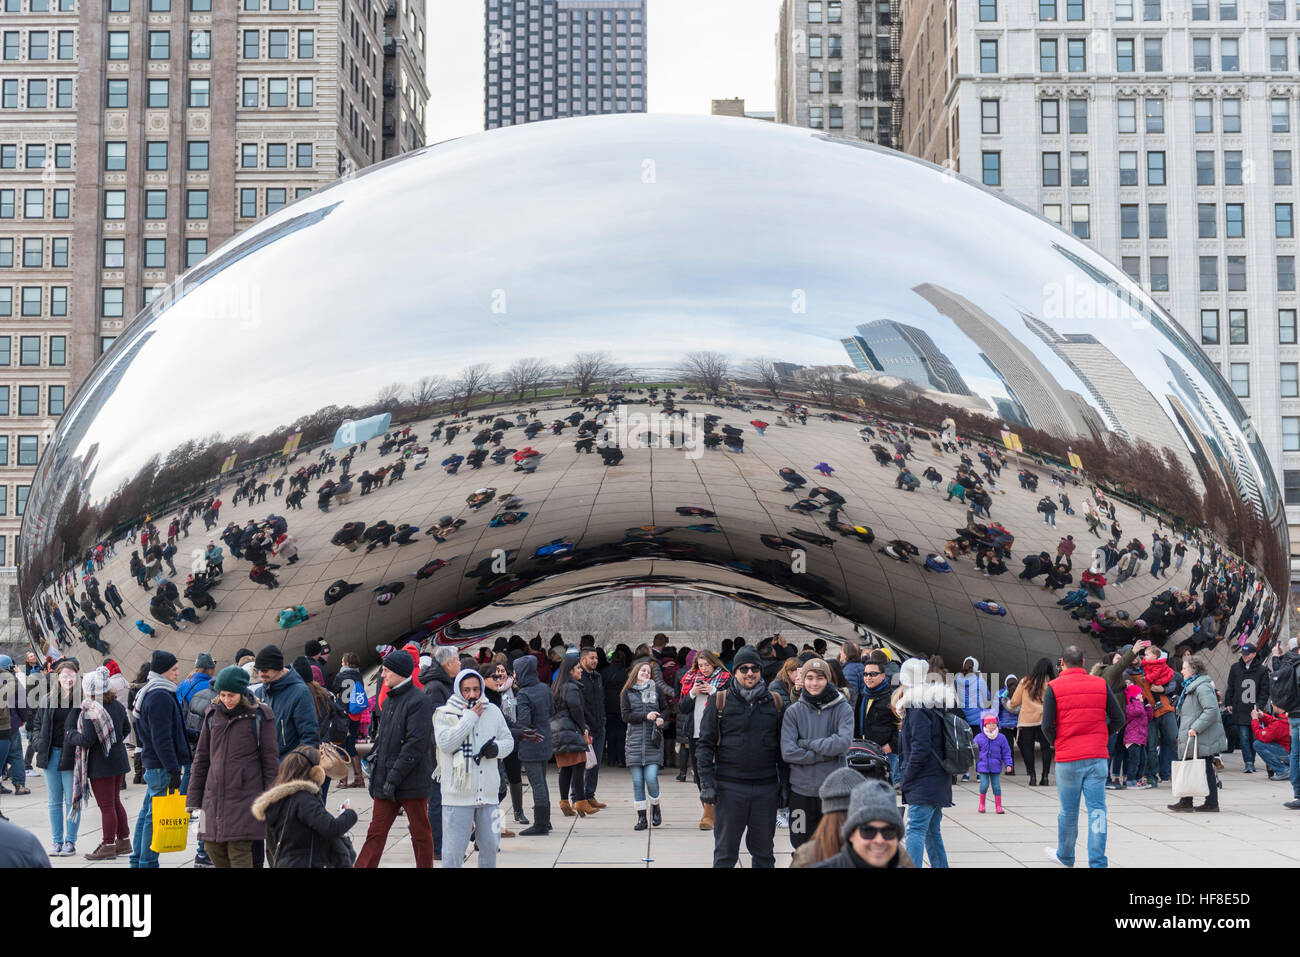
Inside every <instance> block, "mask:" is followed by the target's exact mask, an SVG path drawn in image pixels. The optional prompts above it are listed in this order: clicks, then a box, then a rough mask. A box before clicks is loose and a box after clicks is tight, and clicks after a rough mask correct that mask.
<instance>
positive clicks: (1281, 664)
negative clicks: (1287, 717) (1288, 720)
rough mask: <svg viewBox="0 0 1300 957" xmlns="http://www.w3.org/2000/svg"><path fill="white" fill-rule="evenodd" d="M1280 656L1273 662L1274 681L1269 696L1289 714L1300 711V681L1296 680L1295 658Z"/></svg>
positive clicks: (1270, 699) (1270, 686)
mask: <svg viewBox="0 0 1300 957" xmlns="http://www.w3.org/2000/svg"><path fill="white" fill-rule="evenodd" d="M1288 658H1290V656H1289V655H1288V656H1287V657H1285V658H1279V659H1277V661H1276V662H1274V664H1273V675H1272V678H1273V680H1272V682H1271V684H1270V685H1269V692H1268V698H1269V701H1271V702H1272V703H1273V704H1275V705H1277V706H1278V707H1279V708H1281V709H1282V710H1283V711H1285V712H1287V713H1288V714H1290V713H1292V712H1295V711H1300V683H1297V681H1296V669H1295V665H1296V662H1295V659H1294V658H1291V660H1289V661H1288V660H1287V659H1288Z"/></svg>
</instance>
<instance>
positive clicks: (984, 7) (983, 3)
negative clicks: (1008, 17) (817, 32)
mask: <svg viewBox="0 0 1300 957" xmlns="http://www.w3.org/2000/svg"><path fill="white" fill-rule="evenodd" d="M865 9H867V8H866V7H865V6H863V5H861V4H859V6H858V10H859V12H861V11H862V10H865ZM997 18H998V0H980V22H981V23H993V22H994V21H995V20H997Z"/></svg>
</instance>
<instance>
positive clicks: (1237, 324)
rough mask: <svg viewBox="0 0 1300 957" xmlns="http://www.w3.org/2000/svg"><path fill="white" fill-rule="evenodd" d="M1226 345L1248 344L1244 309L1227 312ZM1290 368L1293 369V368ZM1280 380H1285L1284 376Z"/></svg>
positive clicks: (1248, 333) (1248, 330) (1248, 337)
mask: <svg viewBox="0 0 1300 957" xmlns="http://www.w3.org/2000/svg"><path fill="white" fill-rule="evenodd" d="M1228 344H1229V345H1233V346H1244V345H1249V344H1250V329H1249V328H1248V326H1247V324H1246V310H1245V309H1229V310H1228ZM1291 368H1292V369H1294V368H1295V366H1292V367H1291ZM1282 378H1283V379H1285V378H1286V376H1285V375H1284V376H1283V377H1282Z"/></svg>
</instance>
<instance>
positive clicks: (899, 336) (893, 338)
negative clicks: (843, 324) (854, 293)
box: [841, 319, 974, 395]
mask: <svg viewBox="0 0 1300 957" xmlns="http://www.w3.org/2000/svg"><path fill="white" fill-rule="evenodd" d="M854 338H857V339H861V340H862V342H863V343H864V346H865V348H866V352H867V356H868V357H869V358H870V359H874V360H875V362H876V365H875V366H874V368H875V369H876V370H878V371H880V372H888V373H889V374H890V375H895V376H898V377H899V378H900V379H907V380H909V381H911V382H915V383H916V384H917V385H919V386H920V387H921V388H922V389H935V390H937V391H939V392H950V393H952V394H954V395H973V394H974V393H972V392H971V390H970V389H969V388H967V386H966V383H965V381H963V380H962V377H961V374H960V373H959V372H958V371H957V370H956V368H955V367H954V366H953V364H952V363H951V362H950V361H949V360H948V357H947V356H946V355H944V354H943V352H942V351H940V349H939V347H938V346H936V345H935V344H934V340H933V339H931V338H930V337H929V336H928V335H927V334H926V333H925V331H924V330H922V329H918V328H916V326H909V325H905V324H903V323H901V322H894V321H892V320H890V319H877V320H876V321H875V322H868V323H865V324H864V325H861V326H858V336H855V337H854ZM841 341H843V342H844V343H845V348H848V340H841ZM852 354H853V352H852V350H850V351H849V355H850V356H852ZM854 364H855V365H856V364H857V363H856V362H855V363H854ZM859 371H861V372H866V371H867V370H866V369H859Z"/></svg>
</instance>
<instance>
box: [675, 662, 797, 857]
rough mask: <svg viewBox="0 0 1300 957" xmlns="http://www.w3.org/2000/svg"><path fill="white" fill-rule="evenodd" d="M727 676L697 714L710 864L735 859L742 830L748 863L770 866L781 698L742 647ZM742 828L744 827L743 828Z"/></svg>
mask: <svg viewBox="0 0 1300 957" xmlns="http://www.w3.org/2000/svg"><path fill="white" fill-rule="evenodd" d="M732 664H733V665H734V666H735V670H734V671H733V673H732V678H731V680H730V681H728V682H727V684H726V686H725V687H724V688H722V689H721V690H720V691H719V692H718V693H717V694H716V695H714V696H713V697H712V698H710V699H709V703H708V704H707V705H705V707H704V714H703V716H702V717H701V718H700V736H699V739H698V742H697V744H696V756H697V761H696V763H697V764H698V766H699V771H700V802H701V803H702V804H704V805H705V808H704V820H702V821H701V822H700V828H701V829H702V830H707V828H706V827H705V825H706V823H708V824H710V825H715V822H714V821H713V815H714V812H715V808H716V814H717V820H716V825H715V826H714V829H713V866H714V867H721V868H730V867H735V866H736V861H737V859H738V858H739V856H740V838H741V835H742V834H745V835H746V837H745V846H746V847H747V848H748V849H749V853H750V857H751V858H752V860H753V866H754V867H776V854H775V852H774V849H773V841H774V840H775V837H776V809H777V803H778V790H779V780H780V778H779V767H780V760H781V707H782V705H781V699H780V698H779V697H777V695H776V694H774V693H772V692H770V691H768V690H767V685H766V684H765V683H764V682H763V680H762V667H763V663H762V659H761V658H759V656H758V652H756V651H755V650H754V649H753V648H749V647H744V648H741V649H740V650H739V651H737V652H736V655H735V657H734V658H733V659H732ZM746 832H748V833H747V834H746Z"/></svg>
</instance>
